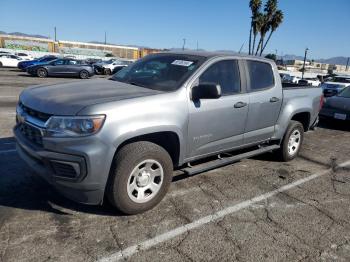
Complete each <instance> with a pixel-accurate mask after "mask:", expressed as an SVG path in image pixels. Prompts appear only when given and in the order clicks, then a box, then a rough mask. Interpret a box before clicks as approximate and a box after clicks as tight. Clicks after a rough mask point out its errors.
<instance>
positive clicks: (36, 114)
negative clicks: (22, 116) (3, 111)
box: [19, 102, 51, 122]
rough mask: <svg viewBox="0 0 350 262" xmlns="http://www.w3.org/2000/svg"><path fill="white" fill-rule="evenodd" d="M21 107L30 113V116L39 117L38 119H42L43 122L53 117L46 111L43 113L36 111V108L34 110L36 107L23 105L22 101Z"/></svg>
mask: <svg viewBox="0 0 350 262" xmlns="http://www.w3.org/2000/svg"><path fill="white" fill-rule="evenodd" d="M19 107H20V108H21V109H22V110H23V111H24V112H26V113H27V114H28V115H30V116H32V117H34V118H38V119H40V120H41V121H43V122H46V121H47V120H48V119H49V118H50V117H51V115H50V114H46V113H42V112H39V111H36V110H34V109H32V108H30V107H27V106H25V105H23V104H22V103H21V102H20V103H19Z"/></svg>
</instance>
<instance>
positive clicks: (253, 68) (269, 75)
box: [247, 60, 275, 92]
mask: <svg viewBox="0 0 350 262" xmlns="http://www.w3.org/2000/svg"><path fill="white" fill-rule="evenodd" d="M247 66H248V74H249V79H250V91H252V92H254V91H259V90H263V89H267V88H271V87H273V86H274V85H275V79H274V75H273V71H272V67H271V65H270V64H268V63H264V62H259V61H253V60H247Z"/></svg>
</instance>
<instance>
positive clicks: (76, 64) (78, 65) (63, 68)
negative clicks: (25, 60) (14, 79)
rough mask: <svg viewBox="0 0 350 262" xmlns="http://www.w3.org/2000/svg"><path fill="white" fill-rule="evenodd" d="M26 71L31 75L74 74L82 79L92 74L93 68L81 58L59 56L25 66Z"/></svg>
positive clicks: (68, 75)
mask: <svg viewBox="0 0 350 262" xmlns="http://www.w3.org/2000/svg"><path fill="white" fill-rule="evenodd" d="M27 72H28V73H29V74H31V75H33V76H38V77H41V78H43V77H47V76H67V77H70V76H74V77H80V78H82V79H85V78H89V77H90V76H93V75H94V69H93V67H92V66H91V65H89V64H87V63H86V62H85V61H83V60H77V59H71V58H61V59H56V60H53V61H51V62H48V63H46V64H39V65H33V66H29V67H27Z"/></svg>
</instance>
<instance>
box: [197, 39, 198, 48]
mask: <svg viewBox="0 0 350 262" xmlns="http://www.w3.org/2000/svg"><path fill="white" fill-rule="evenodd" d="M197 51H198V40H197Z"/></svg>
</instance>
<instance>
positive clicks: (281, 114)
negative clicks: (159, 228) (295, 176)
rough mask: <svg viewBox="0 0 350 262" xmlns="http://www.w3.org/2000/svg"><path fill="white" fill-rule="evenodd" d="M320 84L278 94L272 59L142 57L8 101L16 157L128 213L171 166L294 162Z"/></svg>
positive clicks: (90, 199) (163, 180) (194, 168)
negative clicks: (103, 74) (265, 158)
mask: <svg viewBox="0 0 350 262" xmlns="http://www.w3.org/2000/svg"><path fill="white" fill-rule="evenodd" d="M322 101H323V96H322V90H321V89H320V88H314V87H300V86H298V87H290V88H283V87H282V85H281V80H280V76H279V74H278V71H277V67H276V65H275V64H274V62H273V61H271V60H267V59H264V58H259V57H251V56H239V55H232V54H222V53H210V52H167V53H160V54H152V55H149V56H146V57H144V58H143V59H140V60H138V61H136V62H135V63H134V64H132V65H130V66H128V67H125V68H123V69H122V70H120V71H119V72H118V73H116V74H115V75H114V76H112V77H111V78H110V79H95V80H91V81H89V82H86V81H82V82H73V83H63V84H52V85H41V86H33V87H29V88H27V89H25V90H24V91H23V92H22V93H21V95H20V97H19V103H18V105H17V108H16V110H17V114H16V126H15V127H14V134H15V137H16V140H17V150H18V153H19V155H20V156H21V157H22V158H23V159H24V160H25V161H26V162H27V163H28V164H29V166H30V167H31V168H32V169H34V171H35V173H37V174H39V175H40V176H42V177H43V178H44V179H46V180H47V181H48V182H49V183H51V184H52V185H53V186H54V187H55V188H56V189H57V190H58V191H59V192H61V193H62V194H63V195H65V196H66V197H68V198H70V199H72V200H75V201H77V202H80V203H86V204H101V203H102V202H103V199H104V197H105V196H106V198H107V199H108V200H109V201H110V202H111V203H112V204H113V205H114V206H115V207H116V208H118V209H119V210H121V211H122V212H124V213H127V214H136V213H140V212H144V211H146V210H148V209H151V208H152V207H154V206H155V205H157V204H158V203H159V202H160V201H161V199H162V198H163V197H164V195H165V194H166V192H167V190H168V188H169V185H170V183H171V181H172V178H173V170H174V169H181V170H183V171H184V172H185V173H187V174H188V175H192V174H196V173H200V172H203V171H206V170H209V169H214V168H217V167H220V166H223V165H227V164H230V163H233V162H236V161H239V160H240V159H243V158H248V157H252V156H254V155H257V154H262V153H265V152H271V151H277V153H276V155H277V156H278V157H280V158H281V160H284V161H289V160H292V159H293V158H295V157H296V156H297V154H298V152H299V150H300V147H301V144H302V141H303V134H304V132H305V131H308V130H309V129H310V128H313V126H314V125H315V124H316V123H317V119H318V112H319V110H320V107H321V106H322Z"/></svg>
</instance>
